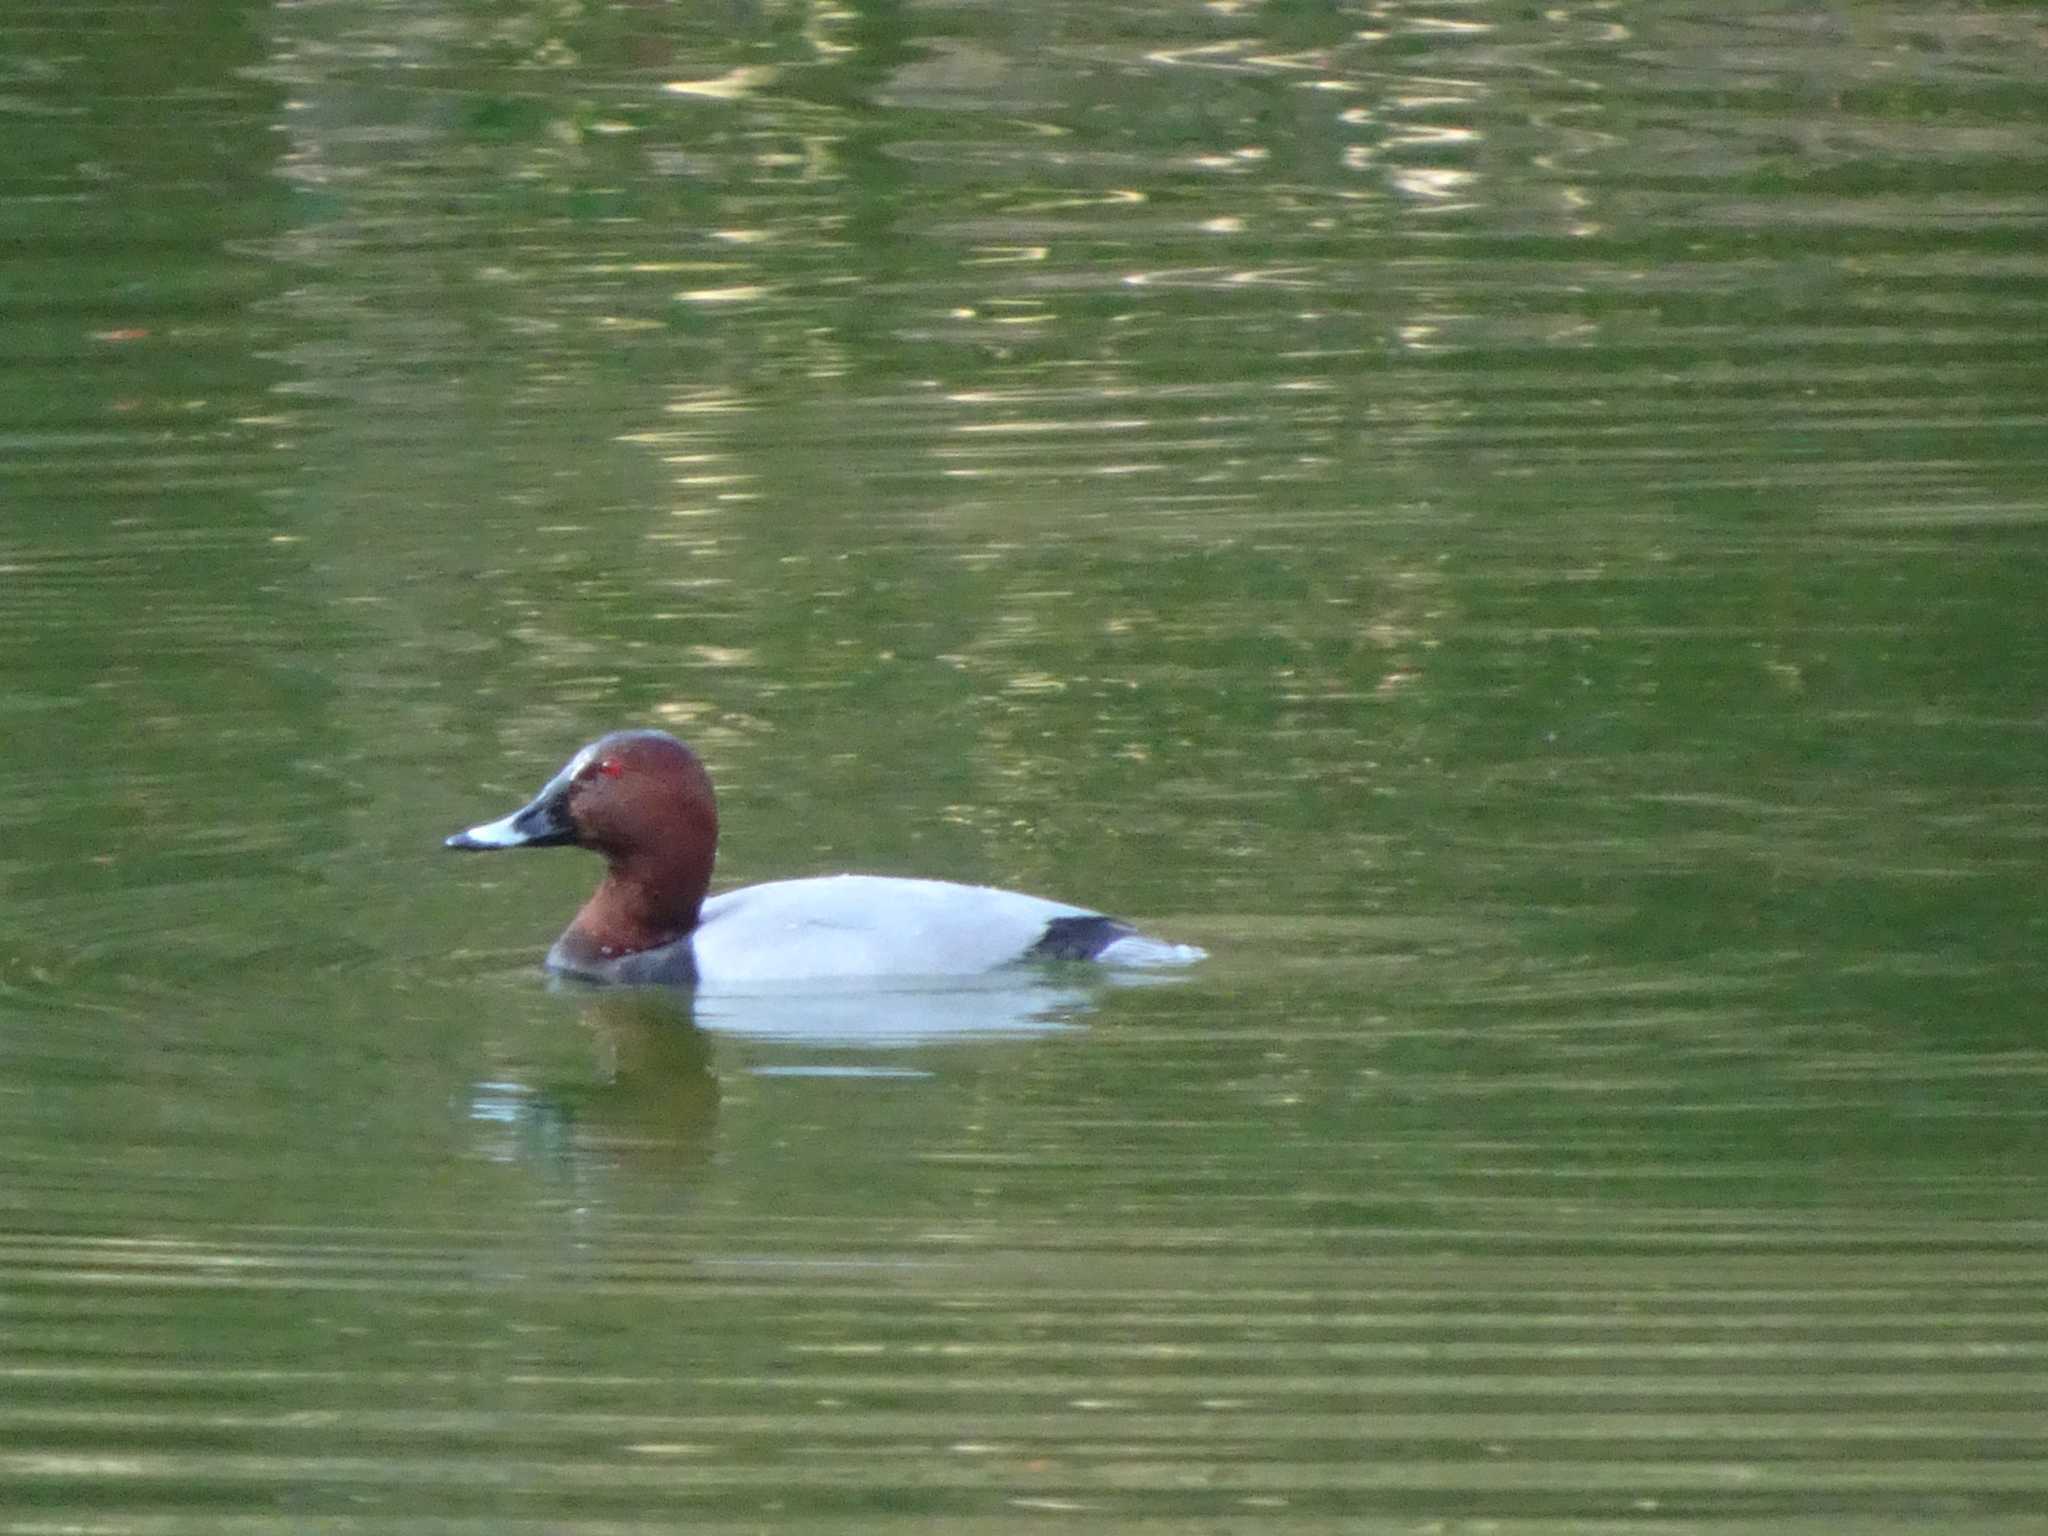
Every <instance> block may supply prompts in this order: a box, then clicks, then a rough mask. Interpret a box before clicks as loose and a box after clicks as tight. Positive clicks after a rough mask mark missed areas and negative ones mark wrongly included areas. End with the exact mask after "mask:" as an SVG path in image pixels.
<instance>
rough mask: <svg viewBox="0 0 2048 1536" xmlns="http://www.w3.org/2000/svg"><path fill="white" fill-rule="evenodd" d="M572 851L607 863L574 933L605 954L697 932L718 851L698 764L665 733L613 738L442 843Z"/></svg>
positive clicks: (713, 812)
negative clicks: (498, 815) (503, 810)
mask: <svg viewBox="0 0 2048 1536" xmlns="http://www.w3.org/2000/svg"><path fill="white" fill-rule="evenodd" d="M562 844H574V845H575V846H577V847H580V848H590V849H594V850H596V851H597V852H599V853H601V854H603V855H604V857H605V862H606V863H607V864H608V865H610V868H609V870H608V871H607V872H606V875H605V879H604V883H603V884H602V885H600V886H599V887H598V890H597V894H596V895H595V896H593V897H592V898H591V899H590V902H589V904H588V905H586V906H585V907H584V909H583V911H582V912H581V913H579V914H578V916H577V919H576V922H575V923H574V924H573V925H572V927H571V932H572V933H581V934H583V935H584V936H585V937H587V938H588V939H589V940H590V941H591V942H592V943H593V944H594V945H596V946H598V947H600V948H602V949H604V950H606V951H608V952H612V953H623V952H630V951H632V950H638V949H645V948H649V947H652V946H653V945H655V944H662V943H667V942H668V941H669V940H671V939H674V938H676V937H678V936H680V935H681V934H684V933H687V932H688V931H689V930H690V929H691V928H693V927H694V926H696V922H697V907H698V904H699V903H700V902H702V901H703V899H704V893H705V891H706V890H708V889H709V888H710V885H711V865H712V861H713V859H714V858H715V857H716V854H717V849H718V810H717V806H716V804H715V802H714V801H713V799H712V794H711V777H710V775H709V774H707V773H706V772H705V771H704V765H703V764H702V763H701V762H699V761H698V760H697V754H696V753H694V752H692V751H691V750H690V749H689V748H688V747H686V746H684V745H683V743H681V742H680V741H677V740H676V739H675V737H673V736H670V735H668V734H667V733H666V732H663V731H614V732H612V733H611V734H610V735H609V736H602V737H599V738H598V739H597V740H596V741H593V742H592V743H591V744H590V745H589V746H587V747H585V748H584V749H583V750H582V751H580V752H578V753H577V754H576V755H575V756H574V757H572V758H570V759H569V762H568V765H567V766H566V767H564V768H563V769H562V771H561V772H560V773H558V774H556V775H555V776H554V777H553V778H552V779H550V780H549V781H548V782H547V784H546V785H545V786H543V787H542V789H541V791H540V793H539V794H537V795H535V796H534V797H533V799H532V800H531V801H529V802H528V803H527V804H526V805H524V806H522V807H521V808H520V809H518V810H516V811H514V812H513V813H512V814H511V815H510V816H506V817H504V818H502V819H500V820H498V821H493V822H487V823H485V824H483V825H481V826H475V827H471V828H470V829H469V830H468V831H466V832H458V833H456V834H455V836H453V837H451V838H449V839H448V842H447V846H448V847H450V848H456V849H465V850H485V849H495V848H545V847H553V846H559V845H562Z"/></svg>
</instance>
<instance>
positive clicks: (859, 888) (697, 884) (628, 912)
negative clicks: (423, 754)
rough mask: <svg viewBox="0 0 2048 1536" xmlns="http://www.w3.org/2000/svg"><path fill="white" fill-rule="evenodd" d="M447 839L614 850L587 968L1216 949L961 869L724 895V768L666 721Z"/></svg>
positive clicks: (589, 912)
mask: <svg viewBox="0 0 2048 1536" xmlns="http://www.w3.org/2000/svg"><path fill="white" fill-rule="evenodd" d="M444 846H445V847H447V848H450V849H454V850H456V851H458V852H465V853H485V852H495V851H498V850H501V849H506V848H552V847H576V848H587V849H590V850H591V851H592V852H595V853H598V854H601V855H602V856H603V858H604V861H605V873H604V878H603V879H602V880H601V881H600V882H599V883H598V887H597V890H596V891H595V892H594V893H593V894H592V896H591V897H590V899H589V900H588V901H587V902H585V903H584V904H583V908H582V910H581V911H579V912H578V913H577V914H576V916H575V919H574V921H572V922H571V923H570V924H569V926H568V928H567V929H566V930H564V932H563V933H562V936H561V937H560V938H558V939H557V940H555V942H554V946H553V947H552V948H551V949H549V951H548V954H547V960H546V962H545V964H546V969H547V970H548V971H550V972H552V973H554V974H556V975H559V976H565V977H573V978H578V979H581V980H585V981H593V982H599V983H612V984H622V985H629V986H681V987H690V988H694V989H697V990H699V991H706V990H712V991H718V990H725V991H730V990H746V989H749V988H756V987H761V986H775V985H780V984H785V983H827V984H830V983H834V982H839V981H845V980H851V979H854V978H887V977H957V976H970V975H978V974H982V973H986V972H991V971H996V970H1000V969H1002V968H1004V967H1007V966H1013V965H1019V964H1023V963H1029V962H1033V961H1086V962H1090V963H1093V964H1097V965H1103V966H1112V967H1125V966H1133V967H1152V966H1169V965H1187V964H1191V963H1193V962H1194V961H1197V960H1200V959H1203V958H1204V955H1205V952H1204V951H1203V950H1202V949H1200V948H1199V947H1197V946H1195V945H1192V944H1176V943H1170V942H1168V941H1166V940H1163V939H1156V938H1153V937H1151V936H1149V935H1147V934H1144V933H1141V932H1139V931H1138V929H1137V928H1135V927H1134V926H1132V925H1131V924H1130V923H1127V922H1124V921H1123V920H1121V919H1120V918H1114V917H1110V916H1108V915H1106V914H1105V913H1102V912H1098V911H1095V910H1094V909H1092V908H1089V907H1079V906H1072V905H1069V904H1068V903H1066V902H1060V901H1050V900H1047V899H1046V898H1045V897H1042V896H1030V895H1026V894H1025V893H1023V892H1022V891H1010V890H1001V889H997V888H995V887H993V886H985V885H965V884H959V883H956V882H954V881H950V880H927V879H915V878H909V877H904V876H894V875H860V874H843V875H826V876H814V877H808V878H800V879H790V880H771V881H768V882H766V883H764V884H760V885H749V886H743V887H741V888H739V889H737V890H731V891H725V892H723V893H721V894H719V895H716V896H711V895H708V894H707V893H708V892H709V890H710V888H711V870H712V864H713V862H714V860H715V858H716V856H717V850H718V807H717V801H716V798H715V796H714V795H713V793H712V787H711V775H710V774H709V773H708V772H707V771H706V770H705V767H704V764H703V762H702V760H701V759H699V758H698V756H697V754H696V753H695V752H694V751H692V750H691V749H690V747H689V746H688V745H686V744H685V743H684V742H682V741H679V740H678V739H677V738H675V737H674V736H671V735H669V734H668V733H667V732H666V731H659V730H621V731H613V732H611V733H610V734H608V735H605V736H600V737H599V738H598V739H597V740H595V741H593V742H590V743H589V744H588V745H586V746H584V747H582V748H581V749H580V750H578V751H577V753H576V754H575V755H574V756H573V757H571V758H570V759H569V761H568V762H567V763H566V764H565V765H564V766H563V768H562V770H561V771H560V772H559V773H557V774H556V775H555V776H554V777H553V778H551V779H549V780H548V782H547V783H546V784H544V785H543V786H541V789H540V792H539V793H538V794H536V795H535V796H534V797H533V798H532V799H531V800H529V801H528V802H527V803H526V804H525V805H523V806H521V807H520V808H519V809H518V810H516V811H513V812H512V813H511V814H510V815H507V816H502V817H500V818H499V819H498V820H496V821H487V822H482V823H480V824H478V825H476V826H473V827H470V828H468V829H466V830H464V831H461V832H457V833H455V834H454V835H452V836H450V837H449V838H447V839H446V840H445V842H444Z"/></svg>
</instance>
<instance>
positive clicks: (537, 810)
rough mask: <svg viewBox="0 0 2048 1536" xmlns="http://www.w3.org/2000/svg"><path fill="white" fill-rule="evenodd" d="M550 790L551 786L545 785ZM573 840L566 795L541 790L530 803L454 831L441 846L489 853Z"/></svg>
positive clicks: (465, 851) (543, 846) (555, 844)
mask: <svg viewBox="0 0 2048 1536" xmlns="http://www.w3.org/2000/svg"><path fill="white" fill-rule="evenodd" d="M549 787H550V789H552V787H553V786H552V785H551V786H549ZM575 841H576V829H575V828H574V827H573V826H571V825H570V823H569V814H568V797H567V796H565V795H558V794H549V793H545V792H543V793H542V795H541V796H540V798H538V799H537V800H535V801H534V802H533V803H532V804H531V805H524V806H521V807H520V808H519V809H518V810H516V811H514V812H513V813H512V814H511V815H510V816H500V817H499V818H498V819H497V820H496V821H487V822H484V823H483V824H481V825H480V826H474V827H471V828H469V829H468V830H467V831H464V832H458V833H456V834H455V835H454V836H453V837H451V838H449V839H448V840H447V841H446V842H444V843H443V844H442V845H441V846H442V847H444V848H453V849H455V850H456V851H457V852H459V853H489V852H492V851H493V850H495V849H499V848H552V847H557V846H559V845H561V844H563V843H573V842H575Z"/></svg>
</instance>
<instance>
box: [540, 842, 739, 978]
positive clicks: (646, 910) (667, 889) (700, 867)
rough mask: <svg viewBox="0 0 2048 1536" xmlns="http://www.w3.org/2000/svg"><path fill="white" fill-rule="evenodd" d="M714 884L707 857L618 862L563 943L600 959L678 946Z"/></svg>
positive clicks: (588, 956)
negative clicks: (707, 891)
mask: <svg viewBox="0 0 2048 1536" xmlns="http://www.w3.org/2000/svg"><path fill="white" fill-rule="evenodd" d="M710 885H711V861H710V860H709V859H708V858H704V859H697V858H693V857H689V856H684V857H682V858H671V859H666V860H663V859H658V858H654V857H651V856H648V855H639V856H635V857H630V858H623V859H613V860H612V861H611V863H610V867H609V868H607V869H606V870H605V875H604V879H603V881H601V882H600V883H599V885H598V887H597V890H596V891H595V892H593V893H592V894H591V897H590V900H588V901H586V902H585V903H584V904H583V910H582V911H580V912H578V913H577V914H576V921H574V922H573V923H571V924H570V925H569V931H568V932H567V933H565V934H563V935H562V942H563V943H564V944H568V945H572V946H573V947H574V948H575V949H576V950H578V951H580V952H581V953H582V955H583V956H584V957H587V958H589V959H596V960H610V959H614V958H616V957H617V956H620V955H633V954H638V953H639V952H640V951H642V950H645V949H658V948H660V947H661V946H662V945H664V944H673V943H674V942H675V941H676V940H678V939H680V938H683V937H685V936H686V935H687V934H688V933H689V932H690V930H691V929H693V928H695V927H696V926H697V912H698V909H699V908H700V907H701V906H702V905H703V902H704V892H705V891H706V890H707V889H709V887H710Z"/></svg>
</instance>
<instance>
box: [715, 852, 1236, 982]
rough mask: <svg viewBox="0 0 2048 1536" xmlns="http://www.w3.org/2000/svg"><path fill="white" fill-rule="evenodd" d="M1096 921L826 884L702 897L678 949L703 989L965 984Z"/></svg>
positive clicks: (1157, 960)
mask: <svg viewBox="0 0 2048 1536" xmlns="http://www.w3.org/2000/svg"><path fill="white" fill-rule="evenodd" d="M1099 915H1100V914H1099V913H1096V912H1093V911H1091V910H1090V909H1089V908H1087V907H1074V906H1068V905H1067V904H1066V903H1065V902H1059V901H1047V900H1046V899H1045V898H1043V897H1041V896H1026V895H1024V894H1023V893H1022V892H1020V891H1000V890H997V889H995V888H994V887H992V886H986V885H956V884H954V883H952V882H951V881H947V880H905V879H898V878H894V877H891V876H885V875H834V876H828V877H826V878H823V879H812V880H773V881H770V882H768V883H767V884H765V885H749V886H745V887H743V888H741V889H740V890H737V891H727V892H726V893H725V894H724V895H721V896H713V897H711V898H709V899H708V900H707V901H706V902H705V903H704V906H703V910H702V914H701V916H700V918H699V920H698V925H697V929H696V931H695V932H694V933H692V934H691V935H690V937H689V939H688V940H687V941H686V942H688V943H689V945H690V948H691V952H692V955H693V956H694V958H695V960H696V968H697V984H698V986H699V988H700V989H702V990H706V991H732V990H745V989H748V988H751V987H755V986H759V985H763V984H770V985H773V984H783V983H789V982H805V981H823V980H831V979H838V978H844V977H855V976H966V975H972V974H975V973H977V972H981V971H989V970H994V969H995V968H996V967H998V966H1003V965H1008V964H1009V963H1010V962H1011V961H1013V960H1021V959H1023V958H1024V957H1025V956H1026V955H1027V954H1029V953H1030V951H1031V949H1032V946H1033V945H1035V944H1037V943H1038V942H1039V940H1040V939H1042V938H1044V937H1045V930H1046V925H1047V924H1048V923H1050V922H1052V921H1053V920H1054V919H1055V918H1062V917H1096V916H1099ZM1202 953H1203V952H1202V951H1201V950H1199V949H1197V948H1195V947H1194V946H1193V945H1190V944H1167V943H1163V942H1161V941H1160V940H1157V939H1148V938H1146V937H1144V936H1143V935H1141V934H1135V933H1134V934H1129V935H1126V936H1125V937H1123V938H1119V939H1117V940H1115V941H1114V942H1113V943H1111V944H1110V945H1108V946H1107V947H1106V948H1105V949H1104V950H1103V951H1102V952H1101V954H1099V955H1098V956H1097V957H1096V958H1097V959H1098V960H1100V961H1102V962H1104V963H1105V964H1109V965H1184V964H1187V963H1189V962H1191V961H1195V960H1199V959H1201V958H1202Z"/></svg>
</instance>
